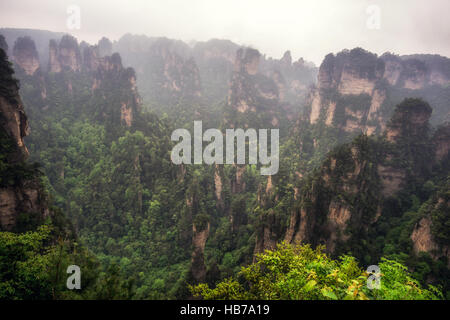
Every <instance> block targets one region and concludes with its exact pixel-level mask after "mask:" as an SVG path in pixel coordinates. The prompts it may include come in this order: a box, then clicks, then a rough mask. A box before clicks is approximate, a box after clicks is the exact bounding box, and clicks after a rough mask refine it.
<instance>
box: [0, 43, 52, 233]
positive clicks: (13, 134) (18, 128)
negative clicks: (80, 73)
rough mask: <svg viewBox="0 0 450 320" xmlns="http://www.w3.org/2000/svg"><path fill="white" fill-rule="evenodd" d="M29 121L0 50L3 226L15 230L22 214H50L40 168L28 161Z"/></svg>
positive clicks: (0, 201)
mask: <svg viewBox="0 0 450 320" xmlns="http://www.w3.org/2000/svg"><path fill="white" fill-rule="evenodd" d="M28 131H29V130H28V120H27V117H26V115H25V113H24V110H23V104H22V100H21V98H20V96H19V92H18V85H17V81H16V80H15V79H14V78H13V70H12V68H11V65H10V63H9V62H8V61H7V58H6V54H5V52H4V51H3V50H2V49H0V140H1V143H0V149H1V150H0V229H1V230H14V228H15V226H16V223H17V220H18V219H19V216H20V215H29V216H31V215H33V216H35V218H37V219H43V218H45V217H46V216H47V215H48V214H49V210H48V205H47V199H46V196H45V193H44V190H43V187H42V185H41V183H40V180H39V173H38V171H36V169H35V168H34V167H33V166H31V165H29V164H27V163H26V162H25V160H26V158H27V156H28V151H27V148H26V146H25V144H24V141H23V138H24V137H25V136H26V135H27V134H28Z"/></svg>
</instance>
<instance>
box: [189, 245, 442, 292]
mask: <svg viewBox="0 0 450 320" xmlns="http://www.w3.org/2000/svg"><path fill="white" fill-rule="evenodd" d="M323 249H324V248H323V247H318V248H316V249H312V248H311V247H310V246H309V245H290V244H286V243H282V244H279V245H278V247H277V248H276V250H274V251H270V250H266V251H265V252H264V253H263V254H259V255H257V261H256V262H255V263H253V264H251V265H249V266H248V267H243V268H242V270H241V272H240V273H239V274H238V276H237V278H228V279H226V280H224V281H222V282H220V283H218V284H217V286H216V288H214V289H211V288H209V286H208V285H207V284H204V283H202V284H199V285H197V286H195V287H190V290H191V292H192V293H193V295H194V296H196V297H202V298H203V299H230V300H239V299H271V300H279V299H281V300H372V299H373V300H381V299H392V300H421V299H427V300H429V299H442V298H443V296H442V293H441V292H440V291H439V290H438V289H437V288H435V287H433V286H429V288H428V289H424V288H422V287H421V285H420V284H419V282H418V281H417V280H415V279H413V278H412V277H411V276H410V274H409V272H408V270H407V268H406V267H405V266H403V265H402V264H400V263H398V262H396V261H393V260H387V259H384V258H382V259H381V262H380V263H379V267H380V269H381V273H380V276H381V277H380V281H381V286H380V288H379V289H372V290H370V289H369V288H368V287H367V279H368V276H369V274H367V273H366V272H365V271H364V270H363V269H361V268H360V267H359V265H358V263H357V261H356V260H355V258H353V257H351V256H342V257H340V258H339V260H333V259H331V258H330V257H329V256H328V255H327V254H325V253H324V252H323Z"/></svg>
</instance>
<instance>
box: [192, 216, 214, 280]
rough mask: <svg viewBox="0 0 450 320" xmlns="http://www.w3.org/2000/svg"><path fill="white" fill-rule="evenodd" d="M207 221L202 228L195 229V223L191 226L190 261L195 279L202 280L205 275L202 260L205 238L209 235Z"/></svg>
mask: <svg viewBox="0 0 450 320" xmlns="http://www.w3.org/2000/svg"><path fill="white" fill-rule="evenodd" d="M209 228H210V225H209V223H208V224H207V226H206V227H204V228H203V229H202V230H197V229H198V228H197V227H196V226H195V224H194V225H193V226H192V233H193V238H192V246H193V248H194V249H193V251H192V261H191V273H192V276H193V278H194V280H196V281H204V280H205V277H206V266H205V261H204V251H205V244H206V240H207V239H208V235H209Z"/></svg>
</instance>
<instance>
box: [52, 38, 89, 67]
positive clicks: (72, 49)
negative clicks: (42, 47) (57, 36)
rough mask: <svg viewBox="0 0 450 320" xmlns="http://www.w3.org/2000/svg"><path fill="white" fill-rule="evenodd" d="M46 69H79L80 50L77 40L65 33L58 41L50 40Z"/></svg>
mask: <svg viewBox="0 0 450 320" xmlns="http://www.w3.org/2000/svg"><path fill="white" fill-rule="evenodd" d="M48 70H49V71H50V72H61V71H62V70H70V71H76V72H78V71H81V52H80V48H79V46H78V41H77V40H76V39H75V38H74V37H73V36H70V35H65V36H63V37H62V38H61V40H60V41H59V42H57V41H56V40H50V44H49V62H48Z"/></svg>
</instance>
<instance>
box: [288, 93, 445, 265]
mask: <svg viewBox="0 0 450 320" xmlns="http://www.w3.org/2000/svg"><path fill="white" fill-rule="evenodd" d="M430 115H431V107H430V106H429V105H428V104H427V103H426V102H424V101H421V100H418V99H405V100H404V101H403V102H402V103H401V104H400V105H398V106H397V107H396V109H395V112H394V115H393V117H392V119H391V120H390V121H389V122H388V124H387V128H386V131H385V134H384V137H385V138H386V139H385V140H384V139H378V140H375V139H371V138H369V137H367V136H364V135H362V136H360V137H358V138H357V139H356V140H354V141H353V142H352V143H350V144H345V145H343V146H341V147H338V148H336V149H335V150H334V151H332V152H331V153H330V154H329V156H328V157H327V159H326V160H325V161H324V162H323V165H322V166H321V168H320V169H319V172H318V173H316V174H314V175H313V176H312V177H310V179H309V180H307V181H306V182H305V186H304V188H303V191H302V192H301V193H300V201H299V204H298V206H295V209H294V210H293V211H292V214H291V218H290V223H289V226H288V228H287V230H286V233H285V236H284V239H285V240H286V241H288V242H296V241H305V242H307V243H311V244H313V245H317V244H325V245H326V247H327V250H329V251H330V252H335V250H337V248H338V247H339V248H341V249H342V248H345V250H351V248H350V247H346V245H347V244H348V243H351V241H352V237H353V236H354V234H355V233H356V234H357V239H359V241H361V239H365V237H366V236H367V234H368V233H367V232H368V230H369V229H370V228H374V226H375V225H376V223H377V221H378V219H379V218H380V216H383V215H386V214H387V212H389V210H391V209H388V208H389V207H388V206H389V201H387V200H388V199H390V198H391V197H393V196H396V195H397V194H398V193H399V192H400V191H403V190H406V189H407V188H408V184H407V181H413V180H414V179H420V181H424V180H426V179H428V177H429V172H430V168H431V166H432V165H433V164H437V163H442V165H443V166H445V164H444V163H443V162H442V161H443V159H445V158H448V150H449V149H448V143H449V142H450V136H449V135H448V134H447V133H448V132H447V128H445V127H443V128H442V129H440V130H438V132H436V133H435V134H434V136H433V137H431V138H429V135H428V125H429V119H430ZM433 146H434V148H433ZM411 150H414V151H413V152H412V153H411ZM433 154H435V157H433ZM424 159H425V160H424ZM406 168H409V171H408V170H407V169H406ZM430 224H431V222H430V221H427V220H426V219H425V220H423V221H422V222H420V223H419V224H418V225H417V226H416V229H415V231H414V232H413V234H412V236H411V237H412V240H413V242H415V245H414V246H415V250H416V251H417V252H418V251H432V250H435V249H436V248H437V247H436V246H435V245H434V242H433V239H432V237H431V235H430V231H429V230H430ZM356 230H358V231H356ZM364 234H366V236H365V235H364ZM339 252H341V251H339ZM441 252H442V251H441ZM437 256H438V255H436V257H437Z"/></svg>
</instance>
